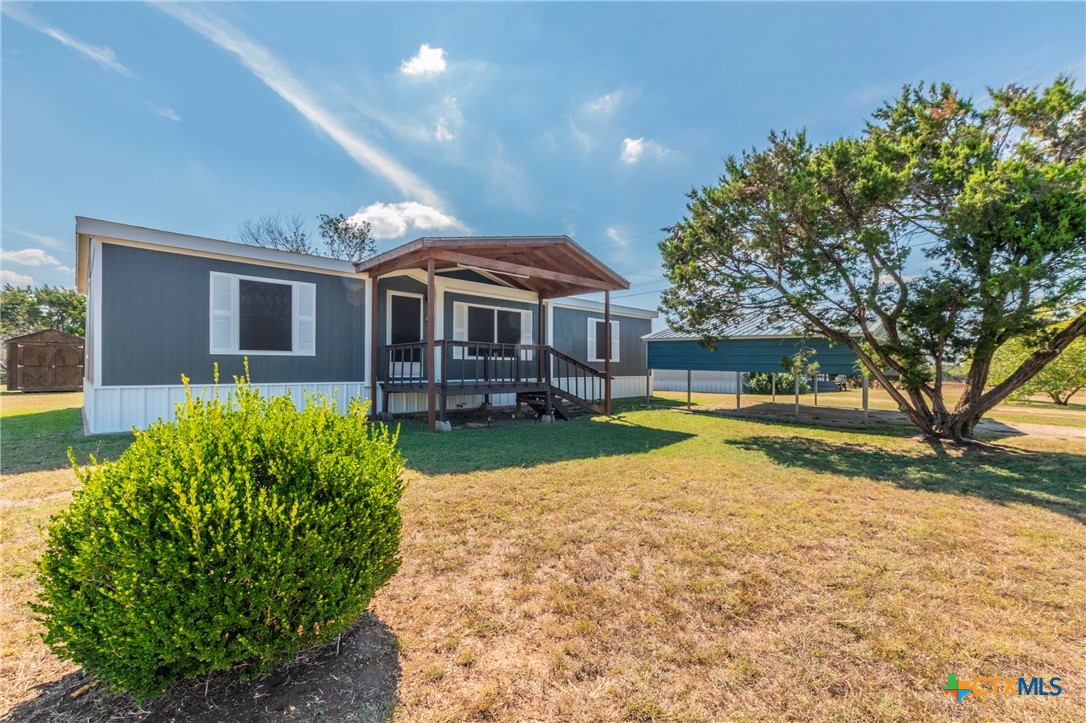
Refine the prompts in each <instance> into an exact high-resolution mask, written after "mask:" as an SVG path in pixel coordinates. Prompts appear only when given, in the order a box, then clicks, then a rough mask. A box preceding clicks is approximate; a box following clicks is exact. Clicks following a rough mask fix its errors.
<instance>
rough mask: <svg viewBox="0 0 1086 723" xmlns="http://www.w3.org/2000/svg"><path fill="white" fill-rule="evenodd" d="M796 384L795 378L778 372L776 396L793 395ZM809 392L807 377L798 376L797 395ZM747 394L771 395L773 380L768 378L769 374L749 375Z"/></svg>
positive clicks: (809, 386) (809, 385)
mask: <svg viewBox="0 0 1086 723" xmlns="http://www.w3.org/2000/svg"><path fill="white" fill-rule="evenodd" d="M795 391H796V382H795V377H793V376H792V375H791V374H785V373H784V372H779V373H778V374H777V394H795ZM809 391H811V384H810V382H808V381H807V377H805V376H803V375H800V377H799V393H800V394H806V393H807V392H809ZM747 393H748V394H772V393H773V380H772V379H770V378H769V374H767V373H765V372H759V373H757V374H751V375H750V376H749V377H748V378H747Z"/></svg>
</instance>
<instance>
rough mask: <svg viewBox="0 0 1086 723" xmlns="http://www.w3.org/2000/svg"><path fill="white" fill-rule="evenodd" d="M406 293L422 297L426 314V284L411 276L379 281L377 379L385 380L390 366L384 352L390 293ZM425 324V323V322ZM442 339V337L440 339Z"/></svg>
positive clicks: (423, 330) (424, 333) (424, 328)
mask: <svg viewBox="0 0 1086 723" xmlns="http://www.w3.org/2000/svg"><path fill="white" fill-rule="evenodd" d="M389 291H406V292H409V293H412V294H418V295H420V296H422V297H423V298H422V304H423V306H422V312H423V316H425V314H426V284H424V283H422V282H421V281H416V280H415V279H413V278H411V277H410V276H390V277H388V278H383V279H378V280H377V379H378V380H381V379H384V378H385V367H387V366H388V357H387V354H386V353H385V352H384V351H383V349H384V346H385V345H386V344H388V292H389ZM424 323H425V322H424ZM422 334H423V339H425V338H426V327H425V326H423V329H422ZM439 338H440V337H439Z"/></svg>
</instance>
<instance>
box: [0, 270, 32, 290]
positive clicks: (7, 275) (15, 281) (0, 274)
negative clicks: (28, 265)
mask: <svg viewBox="0 0 1086 723" xmlns="http://www.w3.org/2000/svg"><path fill="white" fill-rule="evenodd" d="M0 284H11V285H12V286H33V285H34V279H33V278H31V277H30V276H27V275H26V274H17V273H15V272H14V271H9V270H8V269H3V270H2V271H0Z"/></svg>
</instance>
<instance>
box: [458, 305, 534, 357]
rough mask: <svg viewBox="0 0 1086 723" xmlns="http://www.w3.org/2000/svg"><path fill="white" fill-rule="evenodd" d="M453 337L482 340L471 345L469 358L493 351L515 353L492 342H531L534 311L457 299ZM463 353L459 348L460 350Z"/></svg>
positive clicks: (507, 353) (461, 339)
mask: <svg viewBox="0 0 1086 723" xmlns="http://www.w3.org/2000/svg"><path fill="white" fill-rule="evenodd" d="M453 339H454V340H457V341H475V342H481V343H480V345H479V346H469V347H468V349H467V353H468V356H469V357H475V356H484V355H491V354H504V355H506V356H509V355H511V350H502V349H501V348H498V349H495V348H493V347H489V346H484V345H488V344H531V343H532V313H531V312H530V311H521V310H519V309H502V308H498V307H494V306H478V305H475V304H465V303H462V302H456V303H455V304H453ZM457 356H459V350H458V353H457Z"/></svg>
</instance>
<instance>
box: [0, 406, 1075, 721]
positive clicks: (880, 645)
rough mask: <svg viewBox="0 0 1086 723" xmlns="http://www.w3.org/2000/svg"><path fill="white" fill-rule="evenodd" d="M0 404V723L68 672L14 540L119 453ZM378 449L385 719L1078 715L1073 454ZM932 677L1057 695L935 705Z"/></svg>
mask: <svg viewBox="0 0 1086 723" xmlns="http://www.w3.org/2000/svg"><path fill="white" fill-rule="evenodd" d="M28 398H29V397H28ZM41 399H46V398H45V397H41ZM4 402H5V407H6V408H5V410H4V414H5V417H4V419H3V453H4V457H5V459H4V462H3V465H4V473H5V474H7V475H8V476H7V477H6V478H5V480H4V482H3V483H2V487H0V513H2V514H3V525H4V527H3V529H4V532H3V535H2V536H0V545H2V547H3V550H2V557H0V564H2V565H3V567H2V569H0V580H2V584H3V589H4V595H3V597H2V601H0V605H2V606H3V607H2V610H0V645H2V649H3V653H4V656H3V662H2V663H0V665H2V666H3V668H2V669H0V715H3V711H4V710H6V709H7V708H8V707H10V706H12V705H14V704H15V703H17V702H19V701H20V700H25V699H27V698H33V697H34V695H35V692H34V690H33V686H35V685H38V684H41V683H43V682H46V681H49V680H54V679H56V678H57V677H59V676H60V675H63V674H64V673H65V672H67V671H68V670H70V668H69V667H67V666H65V665H63V664H60V663H58V662H57V661H56V660H55V658H52V656H51V655H50V654H49V653H48V651H47V650H46V649H45V648H44V647H43V646H42V645H41V644H40V642H37V640H36V637H35V636H36V633H37V629H36V625H35V624H34V623H33V622H32V621H31V620H30V619H29V616H28V614H27V611H26V609H25V607H23V603H24V602H25V600H26V599H28V598H29V597H30V596H32V595H33V590H34V583H33V579H32V577H31V576H30V574H29V571H30V562H31V561H32V559H33V558H34V557H35V556H36V554H38V551H39V550H40V549H41V540H40V538H39V537H38V533H37V525H38V524H41V523H44V522H45V521H46V520H47V518H48V515H49V514H50V513H51V512H52V511H54V510H56V509H59V508H60V507H62V506H63V505H64V504H66V503H67V499H68V494H69V492H70V490H71V489H72V487H73V486H74V481H73V477H72V474H71V471H70V470H68V469H66V468H65V466H64V463H65V459H64V457H65V454H64V449H63V447H64V446H66V445H67V444H71V443H73V442H75V443H77V444H78V445H79V449H78V453H79V454H80V455H84V454H86V453H88V452H92V451H94V450H98V451H99V452H100V453H101V454H103V455H104V456H110V455H115V454H116V453H118V452H119V451H120V450H121V449H122V448H123V447H124V445H125V444H126V443H127V441H126V439H125V437H123V436H121V437H102V438H97V439H94V438H91V439H85V438H82V437H81V436H80V435H79V433H78V415H74V416H73V415H72V414H70V413H69V414H68V415H67V417H66V418H65V417H63V416H53V415H54V414H55V411H54V410H52V409H51V408H50V405H49V404H48V403H42V404H39V405H37V408H35V409H33V410H26V411H25V412H24V413H22V414H18V415H17V416H13V415H15V414H16V413H17V411H18V409H15V407H16V406H17V405H16V404H15V403H14V402H13V401H12V400H11V399H10V398H5V399H4ZM67 404H68V402H67V401H63V400H60V401H58V403H57V404H56V405H55V406H59V407H63V406H65V405H67ZM65 419H66V420H67V421H65ZM31 420H35V421H31ZM12 424H14V425H16V426H12ZM20 424H21V425H22V426H18V425H20ZM400 445H401V448H402V450H403V453H404V455H405V458H406V460H407V463H408V468H409V473H408V474H409V483H410V484H409V488H408V490H407V492H406V494H405V496H404V499H403V503H402V509H403V513H404V541H403V547H402V554H403V559H404V564H403V567H402V569H401V570H400V572H399V573H398V575H397V576H396V577H395V578H394V579H393V581H392V582H391V583H389V585H387V586H386V587H385V588H384V589H382V590H381V591H380V592H379V593H378V595H377V597H376V598H375V600H374V602H373V605H372V609H373V612H374V614H375V616H376V618H377V620H379V621H380V622H381V623H382V624H383V625H385V626H387V628H388V630H390V631H391V634H392V635H394V636H395V640H396V646H397V650H398V656H399V660H398V664H399V669H400V672H399V680H398V685H397V689H396V699H397V701H398V703H397V707H396V712H395V716H396V718H397V719H402V720H412V721H414V720H434V721H436V720H464V719H496V720H525V719H534V720H540V719H546V720H600V721H605V720H606V721H611V720H622V719H625V720H743V719H756V720H764V719H804V720H808V719H833V720H901V721H913V720H932V719H943V720H959V719H962V718H963V717H964V718H967V719H991V720H995V719H1001V720H1021V721H1033V720H1083V719H1086V695H1083V690H1084V687H1083V686H1086V680H1084V679H1083V671H1084V670H1086V646H1084V643H1083V638H1082V631H1083V630H1086V453H1084V452H1086V450H1084V449H1083V448H1082V445H1080V444H1077V443H1075V442H1069V441H1061V440H1055V439H1043V438H1034V437H1030V436H1021V437H1009V438H1006V439H1002V440H999V441H998V442H996V443H995V444H990V445H985V446H979V447H974V448H969V449H965V450H963V449H959V448H954V447H950V446H945V445H938V444H934V445H933V444H928V443H924V442H922V441H919V440H918V439H916V438H915V437H914V436H913V435H912V434H911V433H910V432H909V430H907V429H888V430H871V431H849V430H834V429H817V428H808V427H800V426H794V425H789V424H783V423H766V422H757V421H751V420H745V419H735V418H728V417H719V416H712V415H702V414H686V413H684V412H682V411H674V410H669V409H667V408H665V407H662V406H658V407H656V408H643V407H642V405H639V404H627V405H623V406H621V407H620V409H619V413H618V414H617V416H616V417H614V418H612V419H606V418H602V417H581V418H578V419H576V420H574V421H572V422H568V423H558V424H554V425H537V424H532V423H530V422H524V423H521V424H518V425H505V426H497V427H494V428H491V429H462V430H457V431H455V432H453V433H452V434H438V435H431V434H428V433H427V432H426V431H425V429H424V427H423V426H422V425H421V424H419V423H415V422H408V423H405V424H404V425H403V427H402V432H401V436H400ZM9 455H10V456H9ZM9 460H10V461H11V463H12V465H13V466H12V468H11V472H9V471H8V462H9ZM948 673H956V674H957V675H958V676H959V677H960V678H962V679H965V680H969V679H972V678H973V677H975V676H1007V677H1017V676H1020V675H1025V676H1027V677H1031V676H1033V675H1038V676H1045V677H1046V678H1047V677H1051V676H1054V675H1056V676H1061V677H1062V678H1063V679H1064V683H1063V685H1064V691H1065V692H1064V694H1063V695H1062V696H1060V697H1058V698H1032V697H1022V698H1017V697H1013V698H1000V699H994V698H993V699H986V700H979V699H976V696H969V698H967V699H966V701H965V702H964V703H962V704H960V705H959V704H958V703H955V702H953V701H952V700H951V699H950V698H949V697H948V696H946V695H944V694H943V693H941V692H940V691H939V690H938V686H939V685H941V684H943V683H945V681H946V676H947V674H948ZM313 685H314V686H319V685H320V681H319V680H317V681H316V682H315V683H313ZM5 704H6V705H5ZM254 715H256V713H254Z"/></svg>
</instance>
